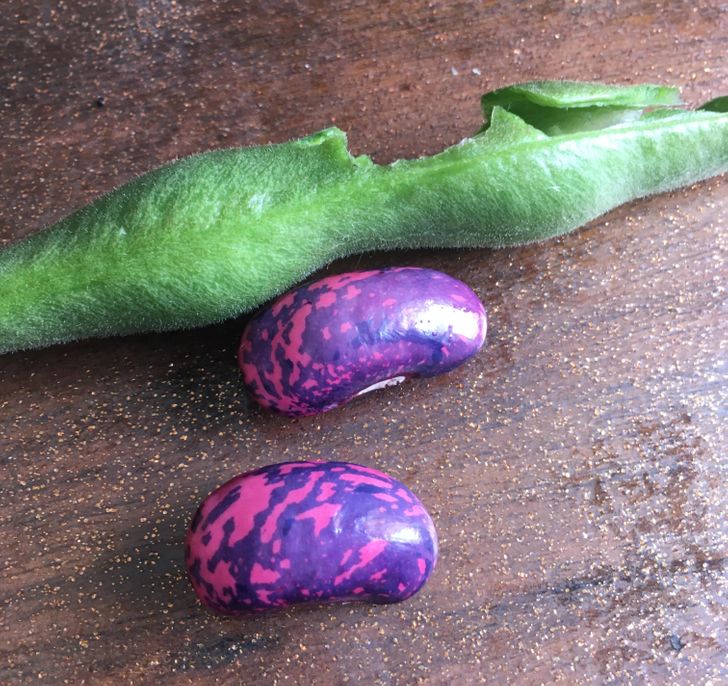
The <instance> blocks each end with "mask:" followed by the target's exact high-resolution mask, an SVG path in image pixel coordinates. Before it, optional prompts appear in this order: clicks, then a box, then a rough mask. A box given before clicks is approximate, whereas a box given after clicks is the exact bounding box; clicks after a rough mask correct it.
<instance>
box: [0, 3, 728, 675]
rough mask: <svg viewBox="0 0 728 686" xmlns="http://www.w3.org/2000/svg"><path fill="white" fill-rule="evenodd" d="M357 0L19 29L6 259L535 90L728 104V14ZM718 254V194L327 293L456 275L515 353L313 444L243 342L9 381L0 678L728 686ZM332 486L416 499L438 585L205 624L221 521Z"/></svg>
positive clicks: (445, 136)
mask: <svg viewBox="0 0 728 686" xmlns="http://www.w3.org/2000/svg"><path fill="white" fill-rule="evenodd" d="M337 5H339V7H338V8H337V9H336V10H333V9H332V3H325V2H295V3H294V2H243V3H239V2H227V3H197V4H194V5H193V4H190V5H186V4H182V3H174V2H172V3H148V2H142V1H141V0H139V1H138V2H124V3H114V2H100V3H99V2H94V3H91V2H87V1H86V2H83V1H81V0H72V1H71V2H67V3H63V4H55V3H36V4H30V5H29V4H28V3H25V2H19V1H18V0H8V2H6V3H5V7H4V10H3V13H2V18H1V19H0V45H2V46H4V47H2V48H0V50H2V53H1V54H2V58H1V61H2V65H3V70H2V79H1V80H0V88H2V96H3V97H2V108H1V109H0V131H2V136H3V145H2V148H1V152H0V155H1V157H0V169H1V171H2V173H1V174H0V203H1V205H2V210H3V212H2V216H3V220H2V223H1V224H0V241H2V242H4V243H7V242H9V241H11V240H13V239H16V238H19V237H22V236H24V235H27V234H29V233H32V232H34V231H36V230H38V229H40V228H41V227H42V226H44V225H46V224H48V223H50V222H52V221H54V220H56V219H59V218H60V217H62V216H63V215H65V214H66V213H68V212H69V211H70V210H71V209H73V208H75V207H78V206H80V205H82V204H83V203H85V202H86V201H88V200H89V199H91V198H93V197H95V196H96V195H97V194H99V193H100V192H103V191H105V190H108V189H110V188H112V187H114V186H116V185H118V184H120V183H122V182H124V181H126V180H128V179H130V178H132V177H133V176H134V175H136V174H139V173H141V172H143V171H146V170H148V169H149V168H151V167H152V166H154V165H156V164H159V163H162V162H164V161H167V160H170V159H172V158H173V157H175V156H179V155H185V154H188V153H192V152H196V151H199V150H203V149H207V148H211V147H220V146H229V145H247V144H256V143H262V142H266V141H280V140H285V139H287V138H291V137H297V136H300V135H302V134H304V133H308V132H311V131H314V130H316V129H318V128H321V127H324V126H327V125H329V124H331V123H332V122H335V123H336V124H337V125H338V126H340V127H342V128H343V129H345V130H347V131H349V132H350V140H351V144H352V147H353V149H354V151H356V152H364V151H366V152H370V153H373V155H374V157H375V159H376V160H377V161H381V162H385V161H390V160H392V159H394V158H396V157H399V156H415V155H421V154H425V153H430V152H434V151H436V150H437V149H440V148H441V147H443V146H444V145H446V144H449V143H452V142H455V141H457V140H458V139H459V138H460V137H462V136H464V135H466V134H468V133H470V132H472V131H473V129H474V128H475V127H477V126H478V119H479V115H478V96H479V94H480V93H481V92H482V91H484V90H487V89H491V88H494V87H497V86H500V85H504V84H506V83H510V82H516V81H521V80H527V79H530V78H536V77H543V78H558V77H564V78H579V79H600V80H606V81H615V82H638V81H655V82H666V83H671V84H675V85H679V86H682V87H683V88H684V93H685V96H686V98H687V100H688V101H689V102H691V103H692V104H696V103H698V102H699V101H701V100H705V99H707V98H709V97H712V96H714V95H716V94H717V93H718V92H720V91H721V90H722V91H723V92H725V90H726V88H725V85H726V83H728V63H726V61H725V55H726V53H727V52H728V12H726V8H725V6H724V5H722V4H721V3H720V2H708V1H706V0H702V1H699V2H695V3H684V2H678V1H677V0H673V1H668V2H663V3H657V2H638V1H636V0H624V1H623V2H621V3H612V2H606V1H599V2H593V3H585V2H573V3H572V2H569V3H553V2H536V3H526V2H513V3H509V2H483V3H476V2H448V3H445V2H420V1H415V2H407V3H405V2H397V3H388V4H386V5H385V4H382V5H381V6H380V7H376V6H373V5H372V3H366V2H363V1H360V0H347V1H346V2H342V3H337ZM101 97H103V106H99V104H98V102H100V101H98V98H101ZM97 101H98V102H97ZM727 225H728V203H727V202H726V183H725V181H724V180H714V181H710V182H706V183H703V184H700V185H698V186H696V187H693V188H690V189H686V190H682V191H679V192H676V193H672V194H669V195H664V196H660V197H656V198H652V199H649V200H644V201H640V202H637V203H633V204H631V205H629V206H626V207H622V208H620V209H618V210H615V211H614V212H612V213H610V214H609V215H608V216H606V217H604V218H603V219H602V220H600V221H597V222H594V223H593V224H592V225H590V226H589V227H587V228H585V229H583V230H581V231H579V232H577V233H575V234H573V235H571V236H568V237H566V238H563V239H561V240H556V241H551V242H549V243H546V244H542V245H537V246H529V247H524V248H519V249H513V250H502V251H487V250H471V251H438V252H431V251H421V252H412V253H399V254H387V255H381V254H377V255H367V256H363V257H359V258H352V259H350V260H348V261H346V262H341V263H337V264H335V265H332V266H331V267H330V270H332V271H339V270H344V269H348V268H352V267H355V266H369V265H382V264H414V265H423V266H431V267H434V268H438V269H442V270H444V271H447V272H449V273H451V274H453V275H454V276H457V277H459V278H461V279H464V280H465V281H467V282H468V283H470V284H471V285H472V286H473V287H474V288H475V289H476V290H477V292H478V293H479V294H480V295H481V297H482V299H483V300H484V301H485V303H486V304H487V306H488V308H489V311H490V315H491V322H490V323H491V328H490V336H489V342H488V346H487V348H486V349H485V350H484V351H483V352H482V354H480V355H479V356H478V357H477V358H476V359H474V360H473V361H471V362H470V363H469V364H468V365H466V366H465V367H463V368H461V369H459V370H457V371H456V372H454V373H452V374H450V375H449V376H446V377H441V378H436V379H432V380H427V381H422V380H421V381H413V382H410V383H408V384H406V385H404V386H402V387H398V388H394V389H388V390H387V391H386V392H380V393H378V394H374V395H370V396H368V397H365V398H362V399H361V400H359V401H357V402H355V403H352V404H351V405H349V406H348V407H346V408H343V409H341V410H339V411H336V412H332V413H329V414H327V415H325V416H322V417H320V418H313V419H306V420H299V421H291V420H284V419H281V418H277V417H271V416H269V415H265V414H263V413H261V412H259V411H258V410H256V409H255V408H253V407H251V406H250V404H249V402H248V400H247V399H246V397H245V395H244V393H243V390H242V388H241V384H240V379H239V376H238V373H237V370H236V367H235V360H234V352H235V347H236V343H237V339H238V337H239V335H240V332H241V330H242V326H243V323H244V321H245V320H244V318H241V319H239V320H237V321H232V322H228V323H225V324H222V325H220V326H216V327H210V328H207V329H202V330H198V331H187V332H181V333H177V334H172V335H164V336H162V335H158V336H154V335H149V336H135V337H128V338H123V339H116V340H107V341H91V342H83V343H78V344H74V345H67V346H62V347H56V348H52V349H48V350H44V351H35V352H28V353H18V354H13V355H7V356H3V357H1V358H0V418H1V419H0V478H1V479H2V481H1V483H2V486H0V493H1V503H2V515H1V517H0V541H1V542H0V547H1V550H2V554H1V559H2V564H3V575H2V578H3V583H2V587H1V590H0V597H1V598H2V600H1V602H2V612H0V627H2V636H3V637H2V639H1V640H2V643H1V644H0V645H1V647H0V652H1V653H2V657H1V658H0V681H2V682H3V683H37V682H47V683H69V684H79V683H160V682H161V681H162V680H164V682H165V683H175V684H177V683H179V684H184V683H196V684H198V683H199V684H204V683H231V684H232V683H251V684H253V683H255V684H284V683H298V684H303V683H317V684H345V683H353V684H355V683H358V684H404V683H422V684H429V685H435V684H453V683H457V684H482V683H488V684H508V683H513V684H515V683H524V684H530V683H534V684H537V683H584V684H591V683H593V684H603V683H609V684H628V683H635V684H637V683H653V684H658V683H669V684H687V683H708V682H712V683H714V684H718V683H724V682H726V681H728V665H727V664H726V658H725V655H726V654H728V634H727V633H726V622H727V621H728V616H727V615H728V613H727V612H726V602H725V598H726V583H727V581H728V579H727V576H726V562H725V560H726V553H727V548H728V528H727V527H726V522H727V521H728V516H727V515H728V507H727V505H726V496H725V484H726V477H727V476H728V465H727V463H726V458H725V455H726V445H727V440H726V439H727V436H726V428H725V406H726V367H725V348H724V345H723V344H724V342H725V340H726V338H727V336H728V323H727V322H728V318H727V317H726V294H725V287H726V276H727V270H726V240H725V239H726V229H725V227H726V226H727ZM317 457H318V458H336V459H342V460H354V461H357V462H361V463H364V464H369V465H372V466H376V467H377V468H380V469H383V470H385V471H388V472H390V473H392V474H393V475H395V476H397V477H398V478H400V479H402V480H404V481H405V482H406V483H407V484H408V485H409V486H410V487H411V488H412V489H413V490H414V491H415V492H416V493H418V495H419V496H420V497H421V498H422V500H423V501H424V502H425V503H426V504H427V505H428V507H429V508H430V510H431V512H432V514H433V516H434V518H435V519H436V524H437V526H438V530H439V533H440V537H441V549H442V552H441V559H440V563H439V566H438V568H437V570H436V572H435V575H434V577H433V578H432V580H431V581H430V583H429V584H428V585H427V586H426V588H425V589H424V590H423V592H422V593H421V594H419V595H418V596H417V597H415V598H414V599H412V600H411V601H409V602H407V603H405V604H402V605H398V606H387V607H366V606H354V605H349V606H334V607H327V608H316V609H303V610H299V611H291V612H285V613H281V614H278V615H270V616H260V617H255V618H253V619H250V620H229V619H219V618H216V617H214V616H212V615H210V614H208V613H207V612H206V611H204V610H203V609H201V608H200V607H199V606H198V604H197V603H196V601H195V598H194V594H193V592H192V590H191V588H190V586H189V585H188V583H187V581H186V579H185V578H184V571H183V567H182V561H183V551H182V538H183V533H184V529H185V526H186V523H187V521H188V519H189V517H190V516H191V514H192V512H193V511H194V508H195V506H196V504H197V502H198V501H199V499H200V498H201V497H203V496H204V495H205V494H206V493H207V492H208V491H209V490H211V489H212V488H213V487H215V486H216V485H218V484H219V483H221V482H223V481H224V480H226V479H228V478H230V477H231V476H233V475H234V474H236V473H238V472H241V471H244V470H246V469H249V468H251V467H254V466H260V465H263V464H267V463H271V462H276V461H280V460H284V459H298V458H317Z"/></svg>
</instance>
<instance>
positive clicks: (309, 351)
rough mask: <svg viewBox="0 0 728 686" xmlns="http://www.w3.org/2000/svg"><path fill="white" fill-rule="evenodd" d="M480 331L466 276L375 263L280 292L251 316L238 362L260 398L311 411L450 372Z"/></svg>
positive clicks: (479, 308)
mask: <svg viewBox="0 0 728 686" xmlns="http://www.w3.org/2000/svg"><path fill="white" fill-rule="evenodd" d="M485 333H486V314H485V309H484V307H483V305H482V303H481V302H480V300H479V299H478V297H477V296H476V295H475V293H474V292H473V291H472V290H471V289H470V287H468V286H467V285H466V284H464V283H463V282H462V281H459V280H458V279H455V278H453V277H451V276H448V275H447V274H443V273H442V272H438V271H435V270H433V269H421V268H416V267H399V268H392V269H376V270H371V271H360V272H349V273H346V274H339V275H337V276H331V277H327V278H324V279H320V280H319V281H315V282H312V283H308V284H306V285H304V286H301V287H300V288H297V289H295V290H293V291H290V292H289V293H286V294H285V295H283V296H281V297H280V298H278V299H277V300H276V301H275V302H274V303H273V304H272V305H270V306H269V307H267V308H266V309H264V310H263V311H261V312H260V313H258V314H257V315H256V316H255V317H254V318H253V319H252V320H251V321H250V322H249V323H248V326H247V327H246V329H245V331H244V333H243V337H242V341H241V344H240V349H239V353H238V359H239V363H240V368H241V369H242V372H243V378H244V381H245V385H246V388H247V389H248V391H249V393H250V394H251V396H252V397H253V398H254V399H255V400H256V401H257V402H258V403H259V404H260V405H262V406H263V407H265V408H268V409H271V410H274V411H276V412H279V413H281V414H285V415H289V416H302V415H312V414H317V413H320V412H326V411H327V410H330V409H333V408H335V407H338V406H339V405H342V404H344V403H346V402H348V401H349V400H351V399H352V398H354V397H355V396H357V395H361V394H362V393H366V392H367V391H371V390H374V389H375V388H381V387H383V386H389V385H394V384H397V383H400V382H402V381H404V380H405V379H406V378H408V377H415V376H435V375H437V374H442V373H444V372H448V371H450V370H451V369H453V368H455V367H457V366H458V365H460V364H462V363H463V362H465V361H466V360H467V359H469V358H470V357H472V356H473V355H474V354H475V353H477V352H478V350H480V348H481V347H482V345H483V343H484V341H485Z"/></svg>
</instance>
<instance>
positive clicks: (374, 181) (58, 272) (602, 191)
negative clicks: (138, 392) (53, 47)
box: [0, 81, 728, 352]
mask: <svg viewBox="0 0 728 686" xmlns="http://www.w3.org/2000/svg"><path fill="white" fill-rule="evenodd" d="M678 105H679V97H678V93H677V91H676V90H675V89H672V88H665V87H660V86H652V85H644V86H628V87H619V86H607V85H604V84H595V83H583V82H573V81H542V82H530V83H526V84H519V85H516V86H510V87H507V88H503V89H500V90H497V91H494V92H492V93H488V94H486V95H484V96H483V98H482V107H483V112H484V115H485V118H486V120H487V123H486V124H485V126H483V128H482V129H480V130H479V131H478V132H477V133H476V134H475V135H473V136H471V137H469V138H466V139H464V140H463V141H461V142H460V143H458V144H456V145H454V146H452V147H450V148H447V149H446V150H444V151H443V152H441V153H439V154H436V155H433V156H431V157H423V158H420V159H413V160H399V161H396V162H394V163H392V164H389V165H378V164H375V163H373V162H372V161H371V160H370V159H369V158H368V157H367V156H365V155H361V156H353V155H351V153H350V152H349V150H348V148H347V141H346V135H345V134H344V133H343V132H342V131H340V130H339V129H337V128H329V129H325V130H323V131H320V132H319V133H315V134H313V135H311V136H307V137H305V138H301V139H299V140H295V141H291V142H288V143H282V144H277V145H266V146H260V147H249V148H237V149H229V150H217V151H212V152H206V153H202V154H199V155H193V156H191V157H187V158H184V159H181V160H178V161H175V162H172V163H171V164H168V165H165V166H163V167H160V168H158V169H155V170H154V171H151V172H149V173H147V174H144V175H143V176H141V177H139V178H137V179H134V180H133V181H131V182H129V183H127V184H126V185H124V186H121V187H120V188H117V189H116V190H114V191H111V192H110V193H108V194H106V195H104V196H102V197H100V198H98V199H97V200H95V201H94V202H92V203H91V204H90V205H88V206H86V207H84V208H82V209H80V210H78V211H76V212H74V213H73V214H71V215H70V216H68V217H66V218H65V219H63V220H61V221H60V222H59V223H58V224H56V225H54V226H52V227H50V228H48V229H46V230H44V231H41V232H39V233H37V234H35V235H33V236H30V237H29V238H27V239H25V240H23V241H21V242H18V243H16V244H14V245H11V246H10V247H8V248H6V249H5V250H4V251H2V253H0V352H9V351H13V350H18V349H24V348H33V347H42V346H47V345H50V344H53V343H59V342H64V341H70V340H75V339H80V338H87V337H94V336H109V335H115V334H127V333H135V332H141V331H165V330H173V329H179V328H188V327H194V326H202V325H205V324H210V323H212V322H216V321H220V320H223V319H226V318H228V317H232V316H235V315H238V314H240V313H242V312H245V311H247V310H250V309H252V308H254V307H256V306H258V305H260V304H262V303H263V302H265V301H267V300H268V299H270V298H271V297H273V296H275V295H277V294H279V293H281V292H282V291H284V290H286V289H287V288H288V287H290V286H291V285H293V284H295V283H297V282H299V281H300V280H301V279H303V278H304V277H305V276H307V275H308V274H310V273H311V272H313V271H314V270H316V269H318V268H320V267H321V266H323V265H325V264H328V263H329V262H331V261H332V260H334V259H336V258H339V257H343V256H346V255H351V254H354V253H359V252H364V251H371V250H386V249H395V248H423V247H430V248H437V247H481V246H482V247H501V246H510V245H518V244H523V243H529V242H533V241H540V240H544V239H547V238H550V237H552V236H557V235H560V234H563V233H565V232H567V231H570V230H572V229H575V228H576V227H578V226H581V225H582V224H584V223H585V222H588V221H590V220H591V219H594V218H595V217H597V216H599V215H601V214H603V213H604V212H606V211H608V210H610V209H611V208H613V207H615V206H617V205H620V204H622V203H624V202H627V201H629V200H632V199H634V198H638V197H642V196H646V195H650V194H653V193H659V192H663V191H667V190H670V189H674V188H678V187H680V186H684V185H687V184H691V183H694V182H695V181H699V180H701V179H705V178H708V177H711V176H714V175H717V174H721V173H724V172H725V171H726V170H728V113H726V108H725V98H724V97H723V98H716V99H714V100H712V101H710V103H707V104H706V105H705V106H703V108H701V109H698V110H694V111H689V110H685V109H680V108H679V107H677V106H678Z"/></svg>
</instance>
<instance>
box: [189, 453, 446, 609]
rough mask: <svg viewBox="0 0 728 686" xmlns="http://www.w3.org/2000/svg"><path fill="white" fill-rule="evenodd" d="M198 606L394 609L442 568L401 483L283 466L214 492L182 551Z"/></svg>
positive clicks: (361, 471)
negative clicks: (355, 604) (366, 605)
mask: <svg viewBox="0 0 728 686" xmlns="http://www.w3.org/2000/svg"><path fill="white" fill-rule="evenodd" d="M185 559H186V564H187V570H188V573H189V577H190V579H191V581H192V585H193V587H194V589H195V591H196V592H197V595H198V597H199V599H200V601H201V602H202V603H203V604H204V605H206V606H207V607H209V608H210V609H212V610H214V611H216V612H219V613H222V614H240V613H244V612H246V611H250V610H266V609H271V608H279V607H285V606H288V605H295V604H300V603H322V602H343V601H354V600H357V601H367V602H371V603H393V602H398V601H401V600H405V599H407V598H409V597H410V596H412V595H413V594H414V593H416V592H417V591H418V590H419V589H420V588H421V587H422V586H423V584H424V583H425V582H426V581H427V579H428V577H429V576H430V574H431V572H432V570H433V568H434V566H435V563H436V560H437V536H436V534H435V528H434V525H433V523H432V519H431V518H430V516H429V514H428V513H427V511H426V510H425V508H424V506H423V505H422V503H421V502H420V501H419V500H418V499H417V497H416V496H415V495H414V494H413V493H412V492H411V491H410V490H409V489H408V488H407V487H406V486H405V485H404V484H402V483H401V482H399V481H397V480H396V479H393V478H392V477H390V476H387V475H386V474H384V473H382V472H380V471H378V470H376V469H372V468H370V467H363V466H360V465H356V464H350V463H346V462H284V463H281V464H275V465H270V466H267V467H264V468H262V469H259V470H256V471H253V472H248V473H246V474H243V475H241V476H238V477H236V478H234V479H232V480H231V481H229V482H227V483H226V484H224V485H223V486H221V487H220V488H218V489H217V490H215V491H213V492H212V493H211V494H210V495H209V496H208V497H207V498H206V499H205V500H204V501H203V503H202V504H201V505H200V507H199V509H198V511H197V513H196V514H195V516H194V518H193V520H192V523H191V524H190V527H189V530H188V534H187V543H186V551H185Z"/></svg>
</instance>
